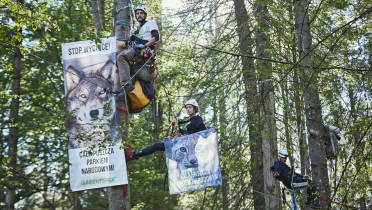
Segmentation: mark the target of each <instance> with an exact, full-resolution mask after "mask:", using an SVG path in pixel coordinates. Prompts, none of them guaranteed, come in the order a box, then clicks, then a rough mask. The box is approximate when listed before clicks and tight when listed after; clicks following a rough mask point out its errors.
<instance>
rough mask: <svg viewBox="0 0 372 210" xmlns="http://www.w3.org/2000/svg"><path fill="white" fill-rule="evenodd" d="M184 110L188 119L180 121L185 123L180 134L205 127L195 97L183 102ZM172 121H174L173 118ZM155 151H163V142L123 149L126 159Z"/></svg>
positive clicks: (190, 132)
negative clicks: (144, 146)
mask: <svg viewBox="0 0 372 210" xmlns="http://www.w3.org/2000/svg"><path fill="white" fill-rule="evenodd" d="M185 110H186V114H187V115H189V119H188V120H186V121H184V122H181V123H180V124H186V125H185V126H184V129H180V133H181V134H183V135H188V134H193V133H196V132H199V131H203V130H206V129H207V128H206V127H205V125H204V122H203V119H202V118H201V117H200V116H199V105H198V103H197V102H196V100H195V99H190V100H188V101H187V102H186V103H185ZM172 123H175V119H174V120H173V122H172ZM163 141H164V140H163ZM156 151H165V147H164V142H156V143H155V144H153V145H151V146H149V147H146V148H144V149H142V150H139V151H133V149H131V148H128V149H126V150H125V157H126V160H127V161H130V160H134V159H138V158H139V157H143V156H147V155H151V154H152V153H154V152H156Z"/></svg>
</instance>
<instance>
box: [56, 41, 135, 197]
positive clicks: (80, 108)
mask: <svg viewBox="0 0 372 210" xmlns="http://www.w3.org/2000/svg"><path fill="white" fill-rule="evenodd" d="M101 41H102V43H97V44H96V43H95V42H94V41H81V42H73V43H68V44H63V45H62V57H63V69H64V70H65V71H64V77H65V94H66V109H67V110H66V111H67V113H68V120H67V130H68V134H67V136H68V140H69V144H68V149H69V150H68V153H69V160H70V164H71V166H70V188H71V190H72V191H80V190H87V189H94V188H102V187H109V186H115V185H124V184H127V183H128V178H127V168H126V161H125V156H124V150H123V149H120V141H121V136H120V135H119V132H118V131H117V126H118V122H119V119H118V117H117V113H116V107H115V100H114V98H113V96H112V95H111V94H108V93H106V91H105V90H104V88H106V89H113V87H114V75H115V62H116V43H115V42H116V40H115V38H114V37H111V38H104V39H102V40H101Z"/></svg>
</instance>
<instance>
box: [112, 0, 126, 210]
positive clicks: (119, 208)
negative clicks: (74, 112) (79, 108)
mask: <svg viewBox="0 0 372 210" xmlns="http://www.w3.org/2000/svg"><path fill="white" fill-rule="evenodd" d="M128 4H129V0H117V1H116V8H115V9H116V11H118V10H119V9H121V8H124V7H126V6H128ZM129 12H130V11H129V7H127V8H125V9H123V10H121V11H120V12H119V13H118V14H117V15H116V20H115V21H119V20H126V21H128V22H129V21H130V13H129ZM125 27H126V28H125ZM129 36H130V27H128V26H123V25H117V26H115V37H116V39H125V38H126V37H129ZM120 89H121V86H120V78H119V70H118V68H116V73H115V84H114V90H115V91H120ZM116 107H119V108H122V109H124V110H127V105H126V102H123V101H119V102H116ZM127 111H129V110H127ZM118 117H119V119H120V125H121V126H123V125H124V124H128V123H129V116H128V115H126V114H124V113H123V112H118ZM121 133H122V140H123V141H125V142H126V141H128V130H127V129H125V130H124V131H122V132H121ZM128 181H129V179H128ZM125 189H126V191H127V192H128V195H126V194H125V193H124V190H125ZM130 208H131V207H130V187H129V183H128V185H125V186H115V187H111V188H110V195H109V209H110V210H129V209H130Z"/></svg>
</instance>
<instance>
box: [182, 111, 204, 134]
mask: <svg viewBox="0 0 372 210" xmlns="http://www.w3.org/2000/svg"><path fill="white" fill-rule="evenodd" d="M186 123H188V124H186ZM182 124H186V129H181V125H182ZM179 127H180V133H181V134H184V135H187V134H192V133H196V132H199V131H203V130H206V129H207V128H206V127H205V125H204V122H203V119H202V118H201V117H200V116H199V115H197V116H195V117H192V118H190V119H189V120H187V121H183V122H179Z"/></svg>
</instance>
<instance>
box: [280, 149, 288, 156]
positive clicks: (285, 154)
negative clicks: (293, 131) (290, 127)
mask: <svg viewBox="0 0 372 210" xmlns="http://www.w3.org/2000/svg"><path fill="white" fill-rule="evenodd" d="M279 157H288V152H287V150H286V149H282V150H280V152H279Z"/></svg>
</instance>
